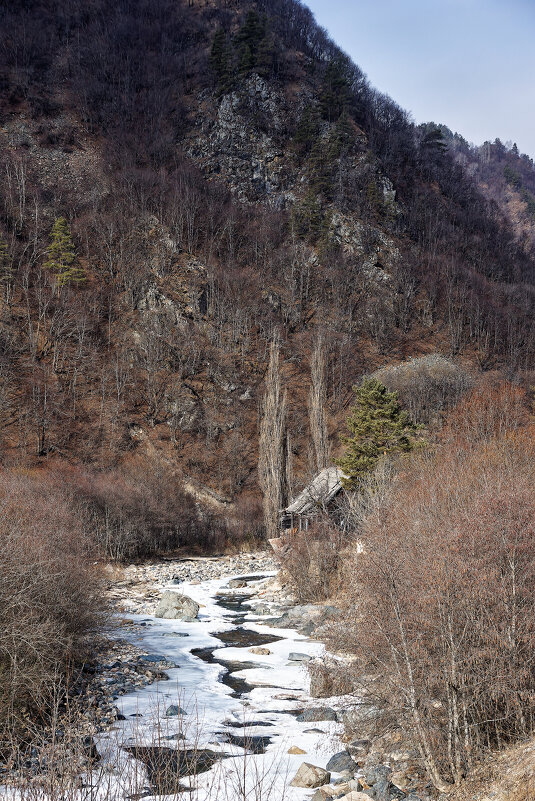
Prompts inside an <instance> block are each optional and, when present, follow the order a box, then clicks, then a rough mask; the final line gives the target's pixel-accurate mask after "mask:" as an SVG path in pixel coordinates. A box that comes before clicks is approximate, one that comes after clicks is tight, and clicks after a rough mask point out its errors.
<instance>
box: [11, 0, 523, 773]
mask: <svg viewBox="0 0 535 801" xmlns="http://www.w3.org/2000/svg"><path fill="white" fill-rule="evenodd" d="M0 20H1V24H2V29H3V30H4V31H5V32H6V35H4V36H3V37H2V41H1V43H0V123H1V124H0V174H1V176H2V177H1V180H0V460H1V468H0V471H1V472H0V505H1V508H2V522H1V524H0V525H1V529H0V533H1V536H2V538H3V540H2V542H3V547H2V556H1V557H0V591H1V593H2V603H1V606H0V615H1V628H2V633H1V634H0V737H1V736H3V734H4V733H5V731H6V729H10V730H13V728H14V727H16V726H18V725H22V723H21V721H22V720H23V718H24V715H25V714H26V711H27V709H28V708H30V707H31V708H32V709H33V712H34V714H36V715H40V714H43V715H44V714H45V712H44V710H45V709H46V708H47V704H49V702H50V698H48V699H47V697H46V687H47V686H51V685H52V684H54V681H55V679H54V680H53V678H52V677H55V676H57V675H58V676H59V675H60V676H61V679H60V683H61V682H64V681H66V678H67V676H68V673H69V670H70V666H72V664H74V663H75V662H76V660H78V661H79V660H80V659H83V658H85V653H86V649H87V648H88V647H89V646H88V642H89V641H90V637H91V633H92V632H93V631H94V630H95V629H96V628H98V625H99V621H101V619H102V616H103V615H104V614H105V609H104V608H103V606H102V604H101V602H100V600H99V597H100V596H99V591H98V587H99V584H98V582H99V579H98V576H97V574H96V571H95V570H94V569H93V563H94V562H95V561H98V560H103V559H107V560H112V561H115V562H118V563H124V562H128V561H132V560H134V559H141V558H145V557H148V556H152V555H154V554H162V553H168V552H175V551H176V550H177V549H179V548H188V549H192V550H194V551H196V552H199V553H200V552H216V551H217V552H219V551H221V550H224V549H228V548H238V547H240V546H241V545H243V544H246V545H247V546H248V547H249V546H250V545H251V543H253V544H254V543H258V542H259V541H263V538H264V537H265V535H266V534H267V535H269V536H270V537H274V536H276V535H277V530H278V513H279V511H280V509H281V508H282V507H283V506H284V505H285V503H286V501H287V499H288V497H289V496H292V495H293V494H295V492H296V491H298V490H300V489H301V488H302V487H303V486H305V485H306V484H307V482H308V481H309V480H310V479H311V478H312V477H313V476H314V475H315V474H316V473H317V472H318V471H319V470H321V469H323V468H324V467H326V466H327V465H329V464H330V463H331V461H332V459H333V458H334V457H340V455H341V451H342V447H341V440H340V434H341V433H343V431H344V421H345V420H346V418H347V415H348V411H349V408H350V406H351V403H352V386H353V385H356V384H358V383H359V381H360V380H361V378H362V377H363V376H364V375H373V376H375V377H376V378H377V379H378V380H379V381H380V382H382V384H384V385H385V386H386V387H387V388H388V389H389V390H391V391H394V392H397V393H398V395H397V397H398V399H399V402H400V403H401V405H402V406H403V408H404V409H406V410H407V411H408V413H409V414H410V416H411V418H412V419H413V420H414V421H415V423H417V424H421V425H423V426H425V434H426V437H427V440H426V445H427V446H428V447H427V448H426V450H425V452H424V453H417V454H416V455H411V456H410V457H408V461H407V462H405V461H403V460H402V461H401V462H399V461H395V460H394V464H392V465H386V464H381V465H379V467H378V468H377V471H376V472H375V473H374V474H373V475H370V476H369V481H368V482H367V483H366V482H364V483H363V485H362V487H361V491H360V492H359V493H358V497H355V498H353V500H352V501H351V502H349V501H348V502H347V505H346V507H345V508H344V509H341V510H339V515H338V518H337V523H336V525H334V524H333V522H332V520H329V519H327V518H325V519H323V518H322V519H318V521H316V524H315V526H313V527H312V528H311V531H310V533H309V534H308V535H307V537H308V539H307V538H301V540H299V539H296V541H295V543H294V548H293V551H292V552H291V553H289V554H287V555H286V564H285V565H283V567H285V569H286V572H287V574H288V575H289V576H290V578H291V579H292V580H293V582H294V585H295V590H296V593H297V595H298V597H299V598H300V599H301V600H304V601H320V600H325V599H326V598H330V597H332V596H334V595H337V596H338V595H340V594H341V595H343V596H344V597H345V599H346V602H347V603H348V604H349V605H350V610H351V611H350V613H349V617H350V619H351V621H352V623H351V625H345V628H344V637H343V643H341V642H340V637H339V632H338V634H337V632H336V631H334V630H333V632H332V644H333V647H336V648H341V649H342V650H344V649H345V650H351V648H353V649H354V651H355V652H356V653H358V652H362V651H364V652H365V654H366V660H365V663H364V664H363V663H362V662H358V663H357V668H358V670H359V671H361V672H366V673H369V672H370V671H376V672H377V671H382V672H383V673H384V680H382V681H381V682H379V683H378V684H377V685H376V686H375V687H373V688H371V689H370V688H369V687H368V688H367V689H366V692H368V693H371V694H372V696H373V702H374V704H376V705H377V706H379V707H381V709H384V713H385V719H386V716H388V715H391V714H393V712H392V710H395V715H396V716H397V717H396V725H400V726H409V727H412V728H413V729H414V730H415V731H416V732H417V738H418V741H419V746H420V748H421V750H422V754H423V758H424V760H425V761H426V765H427V767H428V769H429V772H430V775H431V777H432V779H433V782H434V783H435V786H436V787H446V786H447V785H449V784H450V783H451V782H453V783H458V782H459V781H461V779H462V777H463V776H464V774H465V773H466V771H468V770H470V768H471V767H472V765H473V764H474V762H475V761H477V759H478V758H479V756H480V755H481V753H482V752H484V751H485V749H489V748H494V747H498V746H501V745H503V744H504V743H506V742H510V741H514V740H515V739H516V738H520V737H524V736H526V735H527V734H528V733H529V732H531V731H532V728H533V692H534V688H535V681H534V680H535V666H534V665H533V664H532V662H533V660H532V657H531V656H530V654H531V653H532V651H533V645H534V642H535V636H534V631H533V626H532V622H531V616H532V606H533V602H532V595H533V589H534V587H533V579H534V576H533V570H532V568H531V562H532V556H533V544H532V542H531V540H532V533H533V532H532V528H533V511H534V510H533V503H532V501H531V499H530V498H531V495H532V486H533V478H534V476H533V468H532V462H533V453H532V446H531V444H530V442H531V439H532V433H533V432H532V428H531V425H532V424H531V407H530V403H531V396H530V389H529V388H530V385H531V383H532V382H533V370H534V369H535V364H534V353H535V322H534V321H535V168H534V165H533V162H532V160H531V159H530V158H529V157H528V156H526V155H523V154H520V153H519V152H518V148H516V145H515V146H505V145H503V144H502V143H501V142H500V141H499V140H496V141H495V142H493V143H485V144H484V145H483V146H481V147H478V148H475V147H473V146H471V145H469V144H468V143H467V142H465V140H463V139H462V137H460V136H459V135H458V134H453V133H452V132H451V131H450V130H449V129H448V128H446V127H445V126H443V125H439V124H435V123H429V124H427V125H421V126H415V125H414V124H413V123H412V121H411V120H410V118H409V115H408V114H407V113H406V112H405V111H404V110H403V109H401V108H400V107H399V106H398V105H397V104H396V103H395V102H394V101H393V100H391V99H390V98H389V97H387V96H385V95H382V94H380V93H378V92H377V91H376V90H374V89H373V88H372V87H371V86H370V84H369V82H368V80H367V79H366V77H365V75H364V74H363V73H362V71H361V70H360V68H359V67H358V66H356V65H355V64H353V63H352V62H351V61H350V59H349V58H348V57H347V56H346V55H345V54H344V53H343V52H342V51H341V50H340V49H339V48H338V47H337V46H336V45H335V44H334V43H333V42H332V41H331V40H330V39H329V38H328V36H327V34H326V33H325V32H324V31H323V30H322V29H321V28H319V27H318V25H317V24H316V23H315V21H314V18H313V16H312V14H311V13H310V11H309V10H308V9H307V8H306V7H305V6H304V5H303V4H302V3H300V2H299V1H298V0H240V1H239V2H238V1H237V0H236V2H233V1H232V0H188V1H187V2H186V0H116V2H114V3H112V4H110V3H107V2H105V0H69V1H68V2H64V1H60V0H9V2H7V1H6V0H0ZM407 464H408V465H410V467H409V468H407V467H406V465H407ZM381 471H382V472H381ZM262 496H263V507H262ZM36 519H38V520H39V526H38V528H36ZM341 521H342V522H341ZM437 531H440V537H439V538H437V534H436V532H437ZM361 541H365V542H366V547H365V548H364V551H362V549H361V548H360V546H359V547H357V544H360V543H361ZM312 542H316V543H317V542H320V543H322V547H321V548H320V549H318V547H317V546H316V547H312V546H311V543H312ZM59 551H61V554H62V556H61V561H62V570H61V575H62V582H63V583H64V585H65V586H64V588H63V589H62V599H63V600H62V605H56V599H57V592H56V590H57V583H56V582H57V575H58V570H57V559H58V552H59ZM317 559H320V560H321V564H320V565H319V566H318V564H317V563H316V561H315V560H317ZM341 562H347V563H349V564H350V565H351V569H352V570H353V571H354V572H353V574H352V582H353V583H352V584H351V586H350V587H349V588H348V585H349V584H350V582H348V580H347V578H345V576H346V574H345V573H344V570H343V569H342V568H343V565H342V564H341ZM482 575H484V576H485V578H486V583H483V582H481V581H480V580H479V579H478V577H480V576H482ZM52 577H53V579H52ZM52 586H54V587H56V589H55V590H54V594H53V596H52V589H51V587H52ZM62 586H63V585H62ZM19 587H24V592H25V593H29V594H30V595H31V597H32V599H33V600H34V603H32V605H31V606H32V608H31V611H27V612H25V615H24V616H23V617H18V613H17V615H15V613H14V611H13V609H14V607H13V604H14V603H15V601H16V598H17V597H18V596H17V593H18V592H19V589H18V588H19ZM63 590H64V591H63ZM415 599H417V602H415ZM80 609H83V610H84V615H80V614H79V610H80ZM355 610H357V614H355ZM362 620H367V621H368V628H367V629H366V627H364V629H363V627H362V626H361V623H362ZM370 621H372V622H373V626H372V625H371V623H370ZM353 625H354V626H356V628H352V626H353ZM21 626H22V627H23V628H24V630H25V631H28V632H30V633H31V636H29V639H28V640H27V641H24V642H21V638H20V627H21ZM363 630H365V631H368V632H369V636H368V637H366V635H365V634H363ZM372 635H373V636H372ZM45 653H46V657H45ZM357 668H356V669H357ZM359 675H360V674H359ZM21 676H22V678H21ZM22 685H24V689H23V691H22V690H21V687H22ZM489 688H490V689H489ZM0 745H1V743H0Z"/></svg>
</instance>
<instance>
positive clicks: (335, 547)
mask: <svg viewBox="0 0 535 801" xmlns="http://www.w3.org/2000/svg"><path fill="white" fill-rule="evenodd" d="M345 544H346V543H345V535H344V532H343V531H342V530H341V529H340V528H339V526H337V525H335V524H334V523H333V522H332V521H331V520H329V518H328V516H326V515H325V516H322V517H320V518H319V519H317V520H315V521H314V522H313V524H312V525H311V526H310V527H309V529H308V531H301V532H299V533H296V534H292V535H291V538H290V541H289V543H288V545H287V547H286V548H285V549H284V551H282V552H281V553H280V554H279V561H280V564H281V568H282V569H283V570H284V572H285V573H286V575H287V576H288V578H289V580H290V583H291V586H292V589H293V591H294V594H295V596H296V598H297V600H298V601H299V602H300V603H309V602H316V601H323V600H325V599H327V598H330V597H332V596H333V595H334V594H335V593H336V592H337V590H338V589H339V582H340V570H339V568H340V558H341V556H342V552H343V547H344V545H345Z"/></svg>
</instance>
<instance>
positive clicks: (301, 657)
mask: <svg viewBox="0 0 535 801" xmlns="http://www.w3.org/2000/svg"><path fill="white" fill-rule="evenodd" d="M288 659H289V660H290V662H310V660H311V659H312V657H311V656H310V654H300V653H298V652H297V651H292V652H291V653H289V654H288Z"/></svg>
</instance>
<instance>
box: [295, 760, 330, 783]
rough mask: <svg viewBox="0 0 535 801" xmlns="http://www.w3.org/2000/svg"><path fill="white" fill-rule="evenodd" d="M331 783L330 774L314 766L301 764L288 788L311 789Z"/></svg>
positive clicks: (306, 763)
mask: <svg viewBox="0 0 535 801" xmlns="http://www.w3.org/2000/svg"><path fill="white" fill-rule="evenodd" d="M330 781H331V774H330V773H329V772H328V771H326V770H324V769H323V768H318V767H317V766H316V765H310V764H309V763H308V762H303V764H302V765H301V767H300V768H299V770H298V771H297V773H296V774H295V776H294V777H293V779H292V781H291V782H290V787H310V788H312V789H314V788H316V787H321V786H322V785H324V784H328V783H329V782H330Z"/></svg>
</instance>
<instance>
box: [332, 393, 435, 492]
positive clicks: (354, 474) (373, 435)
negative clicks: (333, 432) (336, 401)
mask: <svg viewBox="0 0 535 801" xmlns="http://www.w3.org/2000/svg"><path fill="white" fill-rule="evenodd" d="M353 391H354V392H355V405H354V406H353V407H352V409H351V412H350V415H349V417H348V418H347V427H348V429H349V435H348V436H342V437H341V440H342V443H343V444H344V445H345V446H346V451H345V453H344V455H343V456H342V458H341V459H338V460H337V464H338V466H339V467H341V468H342V470H343V471H344V474H345V476H346V478H345V479H343V484H344V487H345V488H346V489H356V488H357V487H358V486H359V483H360V481H361V479H362V478H363V477H364V476H365V475H366V474H368V473H370V472H372V471H373V470H374V469H375V467H376V465H377V463H378V462H379V459H380V458H381V457H382V456H386V455H389V454H391V453H408V452H409V451H411V450H413V448H414V447H415V446H416V444H417V440H416V439H415V438H414V435H415V434H416V432H417V431H418V430H419V428H420V426H417V425H415V424H414V423H413V422H412V421H411V420H410V418H409V415H408V414H407V412H405V411H403V410H402V408H401V406H400V404H399V401H398V398H397V393H396V392H389V391H388V390H387V388H386V387H385V386H384V385H383V384H381V382H380V381H377V379H375V378H365V379H364V380H363V381H362V383H361V384H360V385H359V386H357V387H353Z"/></svg>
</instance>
